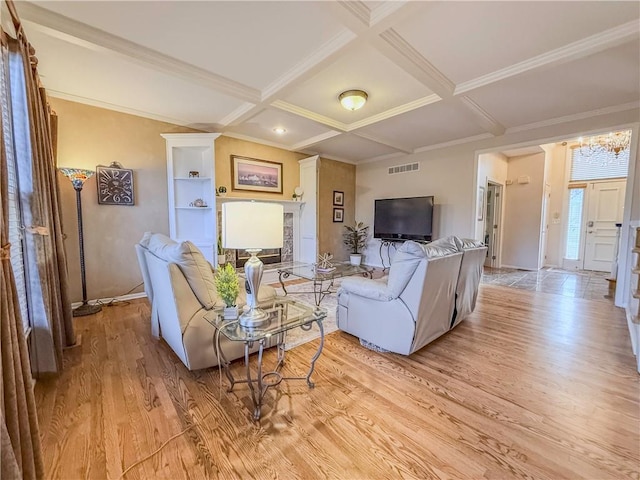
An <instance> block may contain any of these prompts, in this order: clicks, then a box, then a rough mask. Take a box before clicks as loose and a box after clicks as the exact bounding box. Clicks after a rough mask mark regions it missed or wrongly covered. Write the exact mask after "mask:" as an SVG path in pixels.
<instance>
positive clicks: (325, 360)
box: [36, 285, 640, 479]
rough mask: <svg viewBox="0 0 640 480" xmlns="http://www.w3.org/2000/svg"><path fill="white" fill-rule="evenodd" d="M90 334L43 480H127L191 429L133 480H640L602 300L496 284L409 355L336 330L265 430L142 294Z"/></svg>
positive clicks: (632, 395)
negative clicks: (154, 329)
mask: <svg viewBox="0 0 640 480" xmlns="http://www.w3.org/2000/svg"><path fill="white" fill-rule="evenodd" d="M389 321H390V322H392V321H393V319H392V318H390V319H389ZM76 327H77V332H78V334H79V335H80V337H81V344H80V345H79V346H77V347H74V348H71V349H69V350H67V351H66V353H65V363H66V364H65V370H64V373H63V374H62V375H61V376H60V377H59V378H57V379H53V380H45V381H39V382H38V383H37V385H36V401H37V405H38V411H39V418H40V428H41V436H42V440H43V448H44V456H45V464H46V472H47V478H61V479H76V478H90V479H104V478H108V479H116V478H119V477H120V475H121V474H122V472H123V471H124V470H125V469H126V468H127V467H129V466H130V465H132V464H134V463H135V462H136V461H138V460H140V459H142V458H144V457H146V456H147V455H149V454H150V453H152V452H153V451H154V450H156V449H157V448H158V447H159V446H160V445H162V444H163V443H164V442H165V441H166V440H168V439H169V438H171V437H172V436H173V435H175V434H177V433H179V432H181V431H182V430H184V429H187V428H189V427H191V428H190V429H189V430H188V431H186V433H184V434H183V435H181V436H178V437H177V438H175V439H174V440H172V441H170V442H169V443H168V444H167V445H166V447H164V448H163V449H162V450H161V451H160V452H159V453H158V454H157V455H155V456H153V457H152V458H150V459H149V460H147V461H145V462H143V463H141V464H140V465H138V466H136V467H134V468H133V469H131V470H130V471H129V472H128V473H127V474H126V475H125V478H127V479H129V478H131V479H133V478H138V479H151V478H167V479H181V478H225V479H226V478H272V479H275V478H281V479H292V478H300V479H313V478H344V479H381V478H420V479H423V478H455V479H458V478H474V479H478V478H548V479H560V478H568V479H576V478H586V479H605V478H606V479H609V478H610V479H624V478H629V479H638V477H639V468H640V467H639V464H640V439H639V435H640V434H639V431H640V418H639V417H640V412H639V393H640V382H639V376H638V374H637V372H636V371H635V369H634V358H633V355H632V353H631V346H630V340H629V334H628V331H627V326H626V322H625V319H624V314H623V312H622V310H620V309H617V308H615V307H612V306H611V305H609V304H608V303H606V302H598V301H590V300H585V299H580V298H569V297H562V296H559V295H551V294H545V293H539V292H529V291H523V290H515V289H509V288H505V287H500V286H492V285H482V286H481V290H480V298H479V302H478V306H477V308H476V311H475V312H474V314H473V315H472V316H471V317H469V318H468V319H467V320H465V321H464V322H463V323H462V324H461V325H459V326H458V327H457V328H456V329H455V330H454V331H452V332H449V333H448V334H447V335H445V336H443V337H441V338H440V339H438V340H437V341H435V342H434V343H432V344H430V345H428V346H427V347H425V348H423V349H422V350H421V351H419V352H417V353H416V354H414V355H412V356H410V357H403V356H399V355H394V354H378V353H374V352H371V351H369V350H366V349H364V348H362V347H361V346H360V344H359V343H358V341H357V339H355V338H354V337H351V336H350V335H347V334H345V333H342V332H336V333H333V334H331V335H329V336H328V337H327V342H326V345H325V350H324V353H323V355H322V357H321V358H320V360H319V362H318V364H317V368H316V373H315V374H314V379H315V381H316V388H315V389H313V390H309V389H307V388H306V386H304V384H303V383H300V384H293V383H289V384H287V385H284V384H283V385H282V386H281V388H280V389H279V390H276V389H274V390H271V391H270V392H269V393H268V394H267V401H266V406H265V407H264V408H263V418H262V420H261V421H260V422H259V423H254V422H252V421H251V419H250V417H251V414H250V409H249V408H248V404H249V400H248V396H247V392H246V390H245V387H243V386H242V385H241V386H239V388H237V390H236V391H234V392H233V393H230V394H229V393H226V392H225V390H224V389H222V390H221V389H220V377H219V373H218V370H217V369H207V370H202V371H198V372H189V371H188V370H186V368H185V367H184V366H183V365H182V363H180V361H179V360H178V359H177V357H176V356H175V355H174V354H173V352H172V351H171V350H170V349H169V348H168V346H167V345H166V344H165V343H163V342H162V341H157V340H155V339H153V338H152V337H151V335H150V329H149V307H148V306H147V303H146V300H138V301H134V302H132V303H131V304H130V305H128V306H114V307H109V308H105V309H103V311H102V312H101V313H100V314H97V315H94V316H90V317H80V318H78V319H76ZM314 348H315V346H314V345H313V344H306V345H303V346H301V347H298V348H296V349H294V350H292V351H290V352H288V353H287V355H288V356H287V360H288V364H287V366H288V368H289V369H291V370H292V371H295V372H297V373H301V372H302V371H303V370H304V368H305V367H304V366H306V363H304V362H307V360H308V358H309V357H310V355H311V354H312V352H313V350H314ZM270 358H272V356H271V357H270ZM267 360H268V359H267ZM303 363H304V366H303V365H302V364H303ZM237 368H239V367H237Z"/></svg>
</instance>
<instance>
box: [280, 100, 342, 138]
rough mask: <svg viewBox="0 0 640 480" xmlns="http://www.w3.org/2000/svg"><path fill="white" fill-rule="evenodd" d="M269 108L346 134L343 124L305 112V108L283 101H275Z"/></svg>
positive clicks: (308, 111) (309, 111)
mask: <svg viewBox="0 0 640 480" xmlns="http://www.w3.org/2000/svg"><path fill="white" fill-rule="evenodd" d="M271 106H272V107H275V108H279V109H280V110H284V111H285V112H289V113H293V114H295V115H298V116H300V117H304V118H307V119H309V120H313V121H314V122H318V123H321V124H323V125H327V126H328V127H331V128H333V129H335V130H339V131H341V132H346V131H347V129H348V125H347V124H345V123H342V122H339V121H337V120H334V119H333V118H329V117H325V116H324V115H320V114H319V113H315V112H312V111H311V110H307V109H306V108H302V107H298V106H297V105H293V104H291V103H287V102H285V101H283V100H276V101H275V102H273V103H272V104H271Z"/></svg>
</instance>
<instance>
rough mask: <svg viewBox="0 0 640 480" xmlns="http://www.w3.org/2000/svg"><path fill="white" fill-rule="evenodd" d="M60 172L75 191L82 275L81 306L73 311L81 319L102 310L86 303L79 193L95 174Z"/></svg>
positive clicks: (81, 171) (79, 169) (91, 172)
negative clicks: (69, 181)
mask: <svg viewBox="0 0 640 480" xmlns="http://www.w3.org/2000/svg"><path fill="white" fill-rule="evenodd" d="M60 171H61V172H62V173H63V175H64V176H65V177H67V178H68V179H69V180H71V183H72V184H73V188H74V190H75V191H76V207H77V209H78V240H79V243H80V273H81V275H82V305H80V306H79V307H78V308H75V309H74V310H73V316H74V317H83V316H85V315H93V314H94V313H98V312H99V311H100V310H102V307H101V306H100V305H89V303H88V302H87V278H86V274H85V269H84V237H83V235H82V199H81V196H80V192H82V186H83V185H84V182H85V181H86V180H88V179H89V178H91V177H92V176H93V174H94V173H95V172H94V171H92V170H84V169H82V168H61V169H60Z"/></svg>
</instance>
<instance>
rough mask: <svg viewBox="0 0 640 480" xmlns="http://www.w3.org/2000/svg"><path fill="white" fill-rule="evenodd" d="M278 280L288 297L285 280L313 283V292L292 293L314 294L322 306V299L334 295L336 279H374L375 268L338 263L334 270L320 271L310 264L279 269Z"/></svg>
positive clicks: (317, 303) (316, 300)
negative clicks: (351, 277)
mask: <svg viewBox="0 0 640 480" xmlns="http://www.w3.org/2000/svg"><path fill="white" fill-rule="evenodd" d="M278 275H279V277H278V280H279V281H280V285H281V286H282V290H284V294H285V295H288V292H287V289H286V288H285V286H284V282H283V279H286V278H289V277H290V276H291V275H293V276H294V277H300V278H304V279H306V280H311V281H312V282H313V292H292V293H313V295H314V299H315V302H316V305H318V306H319V305H320V302H322V299H323V298H324V297H325V296H327V295H328V294H330V293H333V290H331V289H332V288H333V282H334V281H335V279H336V278H341V277H349V276H351V275H363V276H365V277H369V278H373V268H371V267H365V266H363V265H351V264H350V263H348V262H344V263H336V264H334V266H333V269H332V270H320V269H318V268H317V267H316V266H315V265H313V264H310V263H301V264H299V265H292V266H288V267H281V268H280V269H278Z"/></svg>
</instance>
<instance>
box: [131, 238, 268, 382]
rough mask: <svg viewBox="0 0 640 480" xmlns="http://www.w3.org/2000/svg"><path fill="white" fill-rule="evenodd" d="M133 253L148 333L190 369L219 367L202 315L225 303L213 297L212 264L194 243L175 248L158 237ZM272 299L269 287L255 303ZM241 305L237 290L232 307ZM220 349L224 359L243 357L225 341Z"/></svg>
mask: <svg viewBox="0 0 640 480" xmlns="http://www.w3.org/2000/svg"><path fill="white" fill-rule="evenodd" d="M135 248H136V253H137V255H138V262H139V264H140V271H141V273H142V277H143V280H144V288H145V292H146V294H147V297H148V298H149V302H150V303H151V332H152V334H153V335H154V336H155V337H162V338H163V339H164V340H165V341H166V342H167V343H168V344H169V346H170V347H171V348H172V349H173V351H174V352H175V353H176V355H178V357H180V360H182V362H183V363H184V364H185V366H186V367H187V368H188V369H189V370H198V369H201V368H207V367H213V366H216V365H218V359H217V355H216V352H215V348H214V345H213V341H214V335H215V329H214V328H213V326H211V324H210V323H209V322H207V320H205V315H207V313H208V312H210V311H211V310H212V309H213V308H215V307H222V306H224V302H223V301H222V299H220V297H219V296H218V294H217V291H216V288H215V280H214V274H213V268H212V266H211V264H210V263H208V262H207V260H206V259H205V258H204V256H203V255H202V252H200V250H199V249H198V248H197V247H196V246H195V245H194V244H193V243H191V242H189V241H186V242H181V243H177V242H175V241H173V240H172V239H170V238H169V237H167V236H165V235H162V234H159V233H151V232H147V233H145V235H144V236H143V238H142V240H141V241H140V243H138V244H137V245H136V247H135ZM275 297H276V292H275V290H274V289H273V288H272V287H269V286H268V285H262V286H261V287H260V290H259V292H258V302H259V303H260V304H266V303H269V302H273V300H274V299H275ZM245 304H246V294H245V292H244V289H242V288H241V291H240V294H239V295H238V302H237V305H238V307H242V306H244V305H245ZM221 348H222V349H223V350H224V353H225V356H226V358H227V359H228V360H234V359H236V358H240V357H241V356H243V355H244V345H243V343H242V342H231V341H228V340H227V339H226V338H224V336H221Z"/></svg>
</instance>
